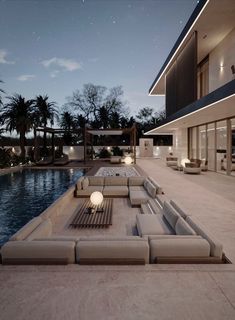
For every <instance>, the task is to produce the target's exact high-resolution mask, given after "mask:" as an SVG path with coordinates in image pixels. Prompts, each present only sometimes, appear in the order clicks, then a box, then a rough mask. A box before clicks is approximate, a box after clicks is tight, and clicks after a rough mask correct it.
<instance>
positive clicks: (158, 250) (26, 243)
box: [1, 177, 224, 264]
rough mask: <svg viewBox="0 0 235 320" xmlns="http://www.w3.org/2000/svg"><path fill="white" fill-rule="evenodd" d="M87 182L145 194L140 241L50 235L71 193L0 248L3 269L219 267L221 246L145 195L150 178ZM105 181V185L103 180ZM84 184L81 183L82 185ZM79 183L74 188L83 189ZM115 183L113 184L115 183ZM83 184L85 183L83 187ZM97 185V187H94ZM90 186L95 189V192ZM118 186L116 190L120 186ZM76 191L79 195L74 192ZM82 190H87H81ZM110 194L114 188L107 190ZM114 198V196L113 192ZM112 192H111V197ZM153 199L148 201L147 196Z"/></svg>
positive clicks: (185, 216)
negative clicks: (18, 266)
mask: <svg viewBox="0 0 235 320" xmlns="http://www.w3.org/2000/svg"><path fill="white" fill-rule="evenodd" d="M109 178H112V179H107V178H103V177H92V178H91V177H88V180H89V181H88V183H89V185H88V186H87V188H88V187H92V190H94V189H93V187H94V186H95V190H97V187H98V186H100V190H102V192H104V189H105V187H108V186H110V187H112V186H114V187H117V186H118V187H119V186H121V187H125V188H123V190H125V192H129V194H131V192H137V196H138V197H139V199H141V197H140V194H139V192H141V195H142V194H145V193H146V196H147V201H145V202H142V203H140V205H141V211H140V212H141V213H139V214H137V216H136V225H137V230H138V236H89V237H88V236H87V237H81V236H63V235H53V224H54V221H55V219H56V218H57V217H58V216H60V215H61V214H66V208H67V206H68V205H69V203H70V202H71V201H72V199H74V189H73V188H70V189H69V190H68V191H67V192H66V193H65V194H64V195H63V196H62V197H61V198H59V199H58V200H57V201H55V203H53V204H52V205H51V206H50V207H49V208H48V209H46V210H45V211H44V212H43V213H41V214H40V215H39V216H38V217H36V218H33V219H32V220H31V221H29V222H28V223H27V224H26V225H25V226H24V227H23V228H21V229H20V230H19V231H18V232H16V233H15V234H14V235H13V236H12V237H11V238H10V240H9V241H8V242H7V243H5V244H4V245H3V246H2V248H1V258H2V263H3V264H73V263H78V264H147V263H222V262H224V254H223V247H222V244H221V243H220V242H219V241H218V240H217V239H216V238H215V236H213V235H212V234H211V233H210V232H209V231H208V230H206V228H205V227H204V226H203V225H202V224H201V223H200V222H199V221H198V220H197V219H196V218H195V217H193V216H192V215H190V214H189V213H187V212H185V211H184V210H182V208H180V207H179V206H178V205H177V204H176V203H175V202H174V201H172V200H171V201H170V202H169V201H163V202H162V205H161V201H160V202H159V201H156V200H157V199H158V198H159V197H163V198H165V196H164V195H158V197H157V198H156V197H155V195H156V194H155V192H156V190H155V191H154V193H151V192H153V191H151V189H150V191H149V190H148V188H150V187H149V186H148V183H150V182H151V184H152V185H153V186H154V183H155V182H154V181H153V180H152V179H151V178H144V177H131V178H124V179H123V178H122V177H115V179H113V178H114V177H109ZM106 179H107V180H106ZM84 180H85V179H84ZM84 180H80V181H79V182H78V184H80V183H81V181H84ZM115 180H116V182H115V183H114V181H115ZM85 183H87V182H85ZM95 183H96V184H95ZM93 184H95V185H94V186H93ZM119 184H120V185H119ZM76 190H78V189H76ZM81 190H86V188H85V189H81ZM110 190H112V188H110ZM113 190H114V191H113V192H117V189H116V188H114V189H113ZM110 192H111V191H110ZM150 194H151V195H150Z"/></svg>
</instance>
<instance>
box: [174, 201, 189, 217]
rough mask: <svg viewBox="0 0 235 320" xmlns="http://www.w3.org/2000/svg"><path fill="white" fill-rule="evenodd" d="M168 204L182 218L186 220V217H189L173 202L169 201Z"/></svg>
mask: <svg viewBox="0 0 235 320" xmlns="http://www.w3.org/2000/svg"><path fill="white" fill-rule="evenodd" d="M170 204H171V205H172V207H173V208H175V210H176V211H177V212H178V213H179V214H180V215H181V217H182V218H184V219H186V217H187V216H189V215H190V214H188V213H186V212H185V211H184V210H182V209H181V208H180V207H179V206H178V204H177V203H176V202H175V201H173V200H170Z"/></svg>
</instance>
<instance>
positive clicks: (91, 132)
mask: <svg viewBox="0 0 235 320" xmlns="http://www.w3.org/2000/svg"><path fill="white" fill-rule="evenodd" d="M123 134H129V135H130V148H131V152H132V153H133V160H134V163H136V124H135V123H134V124H133V126H132V127H131V128H125V129H91V128H88V127H85V128H84V162H86V158H87V143H88V141H90V144H91V147H92V148H93V143H92V139H89V137H92V136H95V135H96V136H120V135H123Z"/></svg>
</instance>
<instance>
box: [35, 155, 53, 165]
mask: <svg viewBox="0 0 235 320" xmlns="http://www.w3.org/2000/svg"><path fill="white" fill-rule="evenodd" d="M51 163H52V157H51V156H50V157H43V158H42V159H41V160H39V161H37V162H36V165H37V166H47V165H49V164H51Z"/></svg>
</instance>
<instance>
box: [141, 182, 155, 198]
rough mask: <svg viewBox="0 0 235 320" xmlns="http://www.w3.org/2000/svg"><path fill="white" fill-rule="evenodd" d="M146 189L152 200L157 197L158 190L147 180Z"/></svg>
mask: <svg viewBox="0 0 235 320" xmlns="http://www.w3.org/2000/svg"><path fill="white" fill-rule="evenodd" d="M144 187H145V189H146V190H147V192H148V194H149V195H150V196H151V197H152V198H155V197H156V193H157V188H156V187H155V186H154V185H153V183H152V182H151V181H150V180H147V182H146V183H145V184H144Z"/></svg>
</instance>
